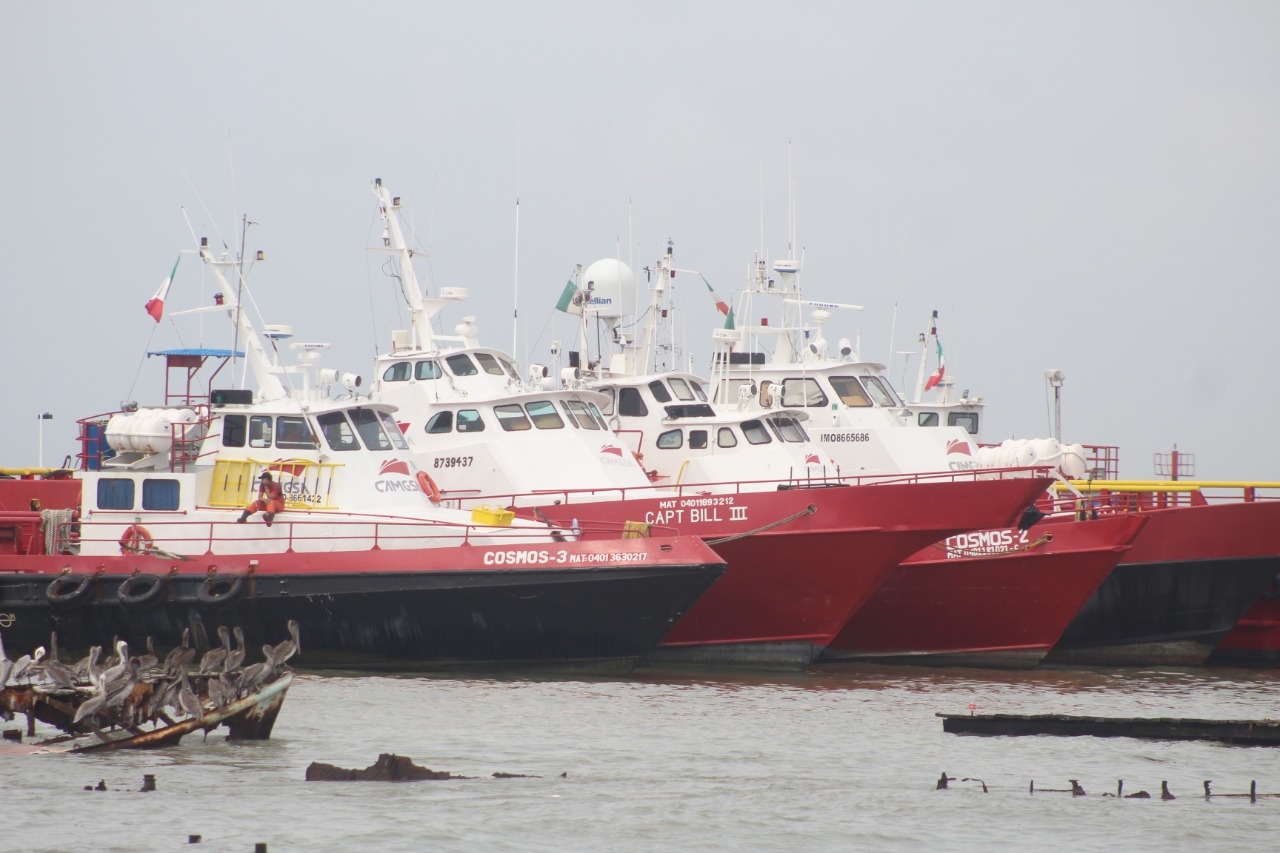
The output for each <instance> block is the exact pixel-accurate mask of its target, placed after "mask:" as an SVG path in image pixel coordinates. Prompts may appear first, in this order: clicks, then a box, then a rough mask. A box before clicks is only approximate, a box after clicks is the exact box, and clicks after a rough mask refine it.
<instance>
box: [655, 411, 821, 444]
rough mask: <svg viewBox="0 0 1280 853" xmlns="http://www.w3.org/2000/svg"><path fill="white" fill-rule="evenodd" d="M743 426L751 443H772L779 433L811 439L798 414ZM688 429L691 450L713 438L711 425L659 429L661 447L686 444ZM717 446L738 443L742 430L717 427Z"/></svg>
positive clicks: (795, 438)
mask: <svg viewBox="0 0 1280 853" xmlns="http://www.w3.org/2000/svg"><path fill="white" fill-rule="evenodd" d="M740 426H741V428H742V437H743V438H744V439H746V442H747V444H770V443H772V442H773V440H774V438H775V437H776V438H777V440H778V441H785V442H802V441H808V440H809V435H808V433H806V432H805V431H804V428H803V427H801V426H800V422H799V421H797V420H796V419H795V418H788V417H773V418H764V419H763V420H750V421H743V422H742V424H741V425H740ZM686 433H688V442H689V449H690V450H704V449H706V447H707V445H708V442H709V441H710V438H711V431H710V430H709V429H697V428H690V429H687V430H685V429H669V430H666V431H665V432H662V433H659V434H658V438H657V442H656V443H657V445H658V448H659V449H661V450H679V449H680V448H681V447H684V445H685V437H686V436H685V434H686ZM715 433H716V446H717V447H737V446H738V431H737V430H735V429H734V428H733V427H729V426H722V427H717V428H716V430H715Z"/></svg>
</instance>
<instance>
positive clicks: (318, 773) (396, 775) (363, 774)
mask: <svg viewBox="0 0 1280 853" xmlns="http://www.w3.org/2000/svg"><path fill="white" fill-rule="evenodd" d="M466 778H468V777H466V776H454V775H453V774H452V773H449V772H447V771H445V770H432V769H431V768H430V767H419V766H418V765H416V764H414V763H413V760H412V759H409V758H406V757H405V756H403V755H392V754H391V753H387V752H384V753H382V754H381V755H379V756H378V760H377V761H375V762H374V763H373V764H370V765H369V766H368V767H366V768H364V769H363V770H349V769H347V768H345V767H335V766H334V765H332V764H322V763H321V762H319V761H313V762H311V765H310V766H309V767H308V768H307V781H308V782H416V781H419V780H421V779H466Z"/></svg>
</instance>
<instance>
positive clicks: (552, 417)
mask: <svg viewBox="0 0 1280 853" xmlns="http://www.w3.org/2000/svg"><path fill="white" fill-rule="evenodd" d="M525 410H526V411H527V412H528V413H529V419H530V420H531V421H533V425H534V426H536V427H537V428H538V429H564V420H562V419H561V417H560V415H559V414H557V413H556V407H555V405H554V404H552V402H551V401H550V400H535V401H534V402H532V403H528V404H526V405H525Z"/></svg>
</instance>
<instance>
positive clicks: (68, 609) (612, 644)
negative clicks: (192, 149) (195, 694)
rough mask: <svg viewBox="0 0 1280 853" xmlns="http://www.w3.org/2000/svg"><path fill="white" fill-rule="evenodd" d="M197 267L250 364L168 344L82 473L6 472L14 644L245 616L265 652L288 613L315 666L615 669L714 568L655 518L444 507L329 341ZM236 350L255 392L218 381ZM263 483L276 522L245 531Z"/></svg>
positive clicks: (0, 528)
mask: <svg viewBox="0 0 1280 853" xmlns="http://www.w3.org/2000/svg"><path fill="white" fill-rule="evenodd" d="M199 255H200V258H201V260H203V261H204V262H205V264H206V265H207V266H208V267H209V268H210V269H211V270H212V271H213V272H214V274H215V275H216V276H217V278H218V281H219V283H220V285H221V288H222V293H221V294H219V295H218V296H217V297H216V302H217V304H216V305H214V306H211V307H209V308H204V309H196V311H197V312H208V311H213V312H217V313H221V314H225V315H227V316H229V317H231V318H232V320H233V321H234V323H233V325H234V328H235V330H236V334H237V340H238V342H239V345H240V346H242V347H243V348H244V353H243V354H241V353H238V352H232V351H230V350H222V351H218V350H211V349H186V350H171V351H167V352H163V353H158V355H161V356H163V357H164V359H165V361H166V363H167V367H168V369H169V375H168V376H167V377H166V389H165V394H164V399H163V402H162V404H161V405H159V406H157V407H155V408H136V407H133V406H128V407H125V409H124V410H123V411H120V412H114V413H108V414H103V415H97V416H93V417H89V418H85V419H83V420H81V421H80V428H81V432H80V440H81V447H82V451H81V453H80V455H79V462H80V466H79V469H78V470H75V471H72V472H60V474H59V476H57V477H40V476H39V474H40V473H46V474H47V473H48V472H35V473H32V474H29V475H27V476H18V477H10V478H5V479H0V626H3V627H2V628H0V630H3V632H4V636H5V639H6V641H8V642H10V644H11V646H13V647H19V648H20V647H27V648H34V647H35V646H36V645H39V644H40V643H42V642H44V641H45V640H46V639H47V638H48V637H49V636H50V632H51V631H56V632H57V636H58V642H59V645H60V647H61V649H62V650H64V651H66V652H69V653H72V654H83V653H84V652H87V650H88V646H89V645H90V644H92V643H98V642H101V641H102V638H103V637H111V636H119V637H121V638H124V639H125V640H126V641H128V642H129V643H130V644H133V645H134V647H135V648H141V647H142V646H143V645H144V643H145V642H146V641H147V640H148V639H149V638H150V639H151V640H153V641H154V643H155V644H156V646H157V647H160V648H164V647H171V646H175V645H177V644H178V643H179V640H180V638H181V636H182V634H183V631H184V630H185V629H191V630H192V631H193V632H194V634H195V636H196V637H197V638H202V639H203V638H207V637H208V636H211V635H212V634H213V633H214V628H215V627H216V626H218V625H226V624H235V625H239V626H241V627H243V629H244V631H245V634H246V637H247V642H248V644H249V645H251V646H255V647H256V645H255V644H257V643H260V642H262V641H263V640H264V639H267V638H269V637H270V636H271V633H272V632H274V631H277V630H278V626H279V625H280V624H283V623H284V622H286V621H287V620H290V619H293V620H296V621H297V622H298V623H299V625H300V627H301V635H302V636H303V637H304V638H305V642H306V644H307V655H306V658H307V663H308V665H309V666H342V667H355V668H397V669H400V668H447V667H467V668H470V667H479V666H497V667H502V668H510V667H527V666H534V667H551V668H555V669H573V670H585V671H609V672H619V671H626V670H629V669H630V667H631V666H632V665H633V664H634V663H635V662H636V661H637V659H638V658H639V657H640V656H642V655H643V654H645V653H646V652H648V651H649V650H650V649H651V648H652V647H653V646H654V644H655V643H656V642H657V641H658V640H659V639H660V638H661V637H662V636H663V635H664V634H665V633H666V632H667V631H668V630H669V628H670V627H671V626H672V625H673V624H674V623H675V622H676V621H677V620H678V619H679V617H680V616H681V615H683V614H684V613H685V612H686V611H687V610H688V609H689V607H690V606H691V605H692V604H693V603H694V602H695V601H696V600H697V599H698V597H699V596H701V595H702V594H703V593H704V592H705V591H706V590H707V589H708V588H709V587H710V586H711V585H712V584H713V583H714V582H715V581H716V579H717V578H719V577H720V575H721V574H722V572H723V570H724V565H723V560H722V559H721V558H720V557H718V556H717V555H716V554H715V553H714V552H712V551H711V550H710V549H709V548H708V547H707V546H706V545H704V544H703V543H702V542H701V541H700V540H699V539H698V538H697V537H692V536H661V535H658V534H659V533H661V528H660V527H655V528H653V530H652V534H653V535H650V536H648V537H635V538H625V539H624V538H621V537H620V536H613V537H606V536H602V535H599V534H598V533H595V532H593V531H591V530H589V529H588V530H584V531H580V532H574V531H571V530H570V529H569V528H568V527H566V528H564V529H563V530H555V529H550V528H549V527H548V526H547V525H546V524H544V523H540V522H539V523H533V522H527V521H523V520H518V519H516V520H513V519H512V517H511V515H510V514H509V513H504V512H499V511H493V510H483V509H482V510H474V511H471V512H467V511H463V510H459V509H453V508H446V507H442V506H439V505H438V504H436V503H435V502H433V501H432V500H430V497H431V496H432V495H430V494H428V493H429V492H431V489H429V488H427V485H428V484H429V482H430V481H429V480H428V478H427V477H426V475H425V472H423V471H421V470H419V469H418V467H417V465H416V463H415V461H414V460H413V458H412V457H411V456H410V454H409V452H408V447H407V446H406V444H405V442H404V440H403V437H402V435H401V432H400V429H399V428H398V426H397V425H396V422H395V420H394V416H393V408H392V407H391V406H389V405H387V404H385V403H377V402H373V401H370V400H368V399H364V398H360V397H358V396H355V395H354V393H353V392H354V389H355V388H356V387H357V386H358V384H359V380H358V379H357V378H356V377H354V376H346V377H344V376H342V375H339V374H337V373H336V372H334V371H331V370H319V369H317V365H316V364H315V361H316V360H317V358H318V356H319V352H320V351H321V350H322V349H323V346H322V345H315V344H298V343H293V344H287V338H288V329H287V328H286V327H266V328H265V329H264V333H263V334H262V335H259V334H258V333H257V332H256V330H255V327H254V325H253V324H251V323H250V322H249V320H248V316H247V313H246V312H244V311H242V310H240V309H239V307H238V306H237V304H236V301H235V300H234V299H232V298H231V297H230V294H232V293H234V292H236V290H238V289H239V288H237V289H236V290H233V289H232V287H231V286H230V283H229V281H228V277H229V275H228V274H229V273H230V271H232V270H237V269H239V265H238V263H237V262H236V260H235V259H234V258H226V257H221V258H215V257H213V256H212V254H211V253H210V252H209V250H208V249H207V248H204V247H203V246H202V248H201V249H200V252H199ZM241 285H242V286H243V282H241ZM224 294H225V296H224ZM286 346H287V347H289V348H291V350H292V351H293V352H294V353H296V354H297V355H298V363H297V364H284V363H282V359H281V355H282V354H283V353H285V352H288V351H290V349H287V348H286ZM240 357H244V358H246V359H247V364H248V367H249V370H250V372H251V374H252V375H253V377H254V378H255V379H256V382H257V390H256V391H254V390H249V389H241V388H232V389H222V388H218V387H216V386H215V385H214V384H213V383H214V382H216V381H218V379H217V377H218V376H219V372H220V371H221V370H222V368H223V367H224V366H225V365H226V364H227V362H228V361H230V360H232V359H236V358H240ZM209 364H212V365H214V366H216V369H214V370H213V371H212V376H209V377H207V379H204V380H199V378H198V377H197V373H198V372H199V371H200V370H201V368H203V367H205V366H206V365H209ZM227 372H228V373H230V372H231V371H227ZM170 380H173V381H170ZM200 381H203V382H205V383H206V384H205V385H204V386H203V387H201V385H200ZM228 384H230V383H228ZM333 390H338V391H339V392H341V394H340V399H336V400H335V399H329V396H330V393H331V391H333ZM264 471H268V472H272V473H273V474H274V476H275V479H276V481H277V482H279V483H280V484H281V485H282V486H283V498H284V503H285V508H284V510H283V511H281V512H279V513H278V514H277V515H275V516H274V518H266V517H265V516H264V515H261V514H259V515H255V516H253V517H252V518H250V519H249V520H248V522H246V523H237V520H238V519H239V518H240V516H241V509H242V508H243V507H244V506H245V505H246V504H248V503H249V502H250V501H252V500H253V499H254V497H255V486H256V484H257V482H258V477H259V475H260V474H261V473H262V472H264ZM424 492H427V493H424ZM264 519H265V520H264Z"/></svg>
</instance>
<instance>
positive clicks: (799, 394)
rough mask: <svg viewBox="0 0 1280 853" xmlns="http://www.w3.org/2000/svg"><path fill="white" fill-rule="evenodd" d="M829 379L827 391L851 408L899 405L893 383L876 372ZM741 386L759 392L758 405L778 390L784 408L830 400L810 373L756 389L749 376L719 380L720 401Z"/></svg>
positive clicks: (730, 399)
mask: <svg viewBox="0 0 1280 853" xmlns="http://www.w3.org/2000/svg"><path fill="white" fill-rule="evenodd" d="M829 381H830V383H831V392H832V393H833V394H835V396H836V398H837V399H838V400H839V401H840V402H841V403H843V404H844V405H846V406H849V407H851V408H869V407H871V406H883V407H885V408H896V407H899V406H901V405H902V400H900V399H899V398H898V395H897V393H896V392H895V391H894V390H893V386H891V385H890V384H889V383H888V382H885V381H884V380H883V379H881V378H880V377H879V376H862V377H857V376H832V377H829ZM779 386H781V388H779ZM744 387H746V388H748V389H749V390H748V392H747V394H748V396H751V395H755V394H756V393H758V394H759V398H760V405H762V406H772V405H773V404H774V402H775V398H777V397H778V395H779V394H781V397H780V398H779V399H777V402H778V403H779V404H780V405H782V406H783V407H784V408H788V409H802V408H825V407H826V406H827V405H829V404H830V402H831V400H830V398H829V397H828V396H827V393H826V391H825V390H824V389H823V386H822V385H821V384H819V382H818V380H817V379H815V378H813V377H810V376H804V377H795V378H787V379H783V380H782V381H781V382H775V381H773V380H771V379H766V380H764V381H763V382H761V383H760V386H759V388H758V389H757V388H756V383H755V381H754V380H751V379H726V380H725V381H724V382H723V383H722V384H721V391H722V392H723V394H722V395H721V398H720V401H721V402H723V403H727V404H736V403H737V402H738V395H739V394H741V393H742V391H741V389H742V388H744Z"/></svg>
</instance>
